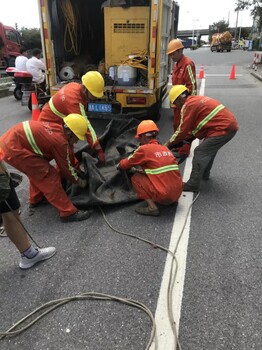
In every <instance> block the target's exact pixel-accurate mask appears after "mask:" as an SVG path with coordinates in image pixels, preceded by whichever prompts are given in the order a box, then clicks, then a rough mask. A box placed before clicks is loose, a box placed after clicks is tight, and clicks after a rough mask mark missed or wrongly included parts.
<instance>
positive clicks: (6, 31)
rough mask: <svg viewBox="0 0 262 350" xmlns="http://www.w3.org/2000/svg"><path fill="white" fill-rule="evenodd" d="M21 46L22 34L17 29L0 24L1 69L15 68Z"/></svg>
mask: <svg viewBox="0 0 262 350" xmlns="http://www.w3.org/2000/svg"><path fill="white" fill-rule="evenodd" d="M21 45H22V37H21V35H20V33H19V32H18V31H17V30H16V29H15V28H13V27H10V26H7V25H4V24H3V23H0V69H5V68H7V67H14V66H15V59H16V57H17V56H18V55H20V47H21Z"/></svg>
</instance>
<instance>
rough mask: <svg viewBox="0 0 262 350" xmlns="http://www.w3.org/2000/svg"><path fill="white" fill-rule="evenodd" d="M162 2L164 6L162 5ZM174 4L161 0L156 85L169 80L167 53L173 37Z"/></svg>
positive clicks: (167, 0) (159, 85)
mask: <svg viewBox="0 0 262 350" xmlns="http://www.w3.org/2000/svg"><path fill="white" fill-rule="evenodd" d="M161 3H162V6H160V4H161ZM172 4H173V1H172V0H159V10H158V12H159V14H158V15H159V17H158V21H159V27H158V33H157V36H158V37H157V55H156V70H157V71H158V74H157V76H158V79H157V80H156V87H161V86H163V85H165V84H166V83H167V80H168V56H167V54H166V50H167V45H168V42H169V41H170V39H171V38H170V36H171V28H172V18H173V6H172ZM159 29H160V30H159Z"/></svg>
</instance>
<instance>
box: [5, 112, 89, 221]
mask: <svg viewBox="0 0 262 350" xmlns="http://www.w3.org/2000/svg"><path fill="white" fill-rule="evenodd" d="M63 121H64V123H63V125H60V124H57V123H48V122H39V121H24V122H22V123H19V124H17V125H15V126H13V127H12V128H10V129H9V130H8V131H7V132H6V133H5V134H3V135H2V136H1V137H0V147H1V148H2V150H3V152H4V160H5V161H6V163H8V164H10V165H11V166H13V167H14V168H16V169H18V170H20V171H21V172H22V173H24V174H26V175H27V176H28V178H29V180H30V189H29V203H30V204H33V205H36V204H38V203H41V201H42V200H43V197H45V198H46V199H47V200H48V202H49V203H51V204H52V205H53V206H54V207H55V208H57V209H58V210H59V213H60V217H61V220H62V221H63V222H68V221H81V220H85V219H87V218H88V217H89V216H90V213H89V211H88V210H86V211H80V210H79V211H78V210H77V208H76V207H75V206H74V205H73V203H72V202H71V201H70V199H69V198H68V196H67V195H66V193H65V191H64V189H63V187H62V184H61V177H60V174H59V173H58V171H57V170H56V169H55V167H54V166H53V165H51V164H50V163H49V162H50V161H52V160H55V162H56V164H57V167H58V168H59V170H60V172H61V175H62V176H63V177H64V178H66V179H67V180H69V181H70V182H72V183H75V184H78V185H79V186H81V187H85V186H86V180H83V179H81V178H79V177H78V175H77V173H76V171H75V169H74V168H73V167H72V165H71V163H70V159H69V148H70V147H72V146H73V144H74V143H76V142H77V141H78V139H80V140H84V136H85V134H86V131H87V126H88V125H87V122H86V119H85V118H84V117H83V116H81V115H79V114H69V115H68V116H67V117H65V118H64V119H63Z"/></svg>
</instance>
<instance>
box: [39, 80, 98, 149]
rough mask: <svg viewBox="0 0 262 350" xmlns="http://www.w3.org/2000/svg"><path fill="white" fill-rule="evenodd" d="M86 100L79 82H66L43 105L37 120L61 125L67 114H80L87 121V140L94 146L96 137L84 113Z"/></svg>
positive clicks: (96, 140)
mask: <svg viewBox="0 0 262 350" xmlns="http://www.w3.org/2000/svg"><path fill="white" fill-rule="evenodd" d="M87 102H88V101H87V100H86V99H85V96H84V94H83V92H82V86H81V84H78V83H68V84H66V85H65V86H64V87H63V88H62V89H60V90H59V91H58V92H57V93H56V94H55V95H54V96H53V97H51V99H50V100H49V102H48V103H46V104H45V105H44V107H43V109H42V111H41V113H40V116H39V119H38V120H39V121H43V122H50V123H58V124H61V125H62V124H63V118H64V117H66V116H67V115H68V114H70V113H77V114H81V115H82V116H83V117H85V118H86V120H87V123H88V131H87V134H86V138H87V141H88V143H89V145H90V146H91V147H92V148H94V147H95V146H96V145H97V144H98V139H97V136H96V133H95V131H94V129H93V127H92V125H91V123H90V122H89V120H88V118H87V115H86V111H85V108H86V107H87Z"/></svg>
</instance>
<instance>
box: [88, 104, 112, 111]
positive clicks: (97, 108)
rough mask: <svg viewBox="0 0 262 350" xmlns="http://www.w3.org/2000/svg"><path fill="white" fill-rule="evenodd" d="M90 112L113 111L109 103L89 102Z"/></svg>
mask: <svg viewBox="0 0 262 350" xmlns="http://www.w3.org/2000/svg"><path fill="white" fill-rule="evenodd" d="M88 112H100V113H112V105H110V104H109V103H88Z"/></svg>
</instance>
